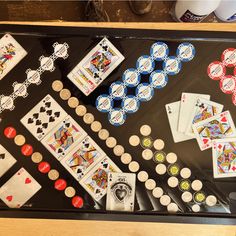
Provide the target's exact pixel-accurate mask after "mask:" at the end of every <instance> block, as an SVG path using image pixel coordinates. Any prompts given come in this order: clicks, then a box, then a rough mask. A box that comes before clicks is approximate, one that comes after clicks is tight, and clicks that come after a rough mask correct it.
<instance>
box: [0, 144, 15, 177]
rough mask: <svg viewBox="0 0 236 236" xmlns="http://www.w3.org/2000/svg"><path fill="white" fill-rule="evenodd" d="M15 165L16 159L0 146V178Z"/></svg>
mask: <svg viewBox="0 0 236 236" xmlns="http://www.w3.org/2000/svg"><path fill="white" fill-rule="evenodd" d="M15 163H16V159H15V158H14V157H13V156H12V155H11V154H10V153H9V152H8V151H7V150H6V149H5V148H4V147H3V146H2V145H1V144H0V177H2V176H3V175H4V174H5V173H6V172H7V171H8V170H9V169H10V168H11V167H12V166H13V165H14V164H15Z"/></svg>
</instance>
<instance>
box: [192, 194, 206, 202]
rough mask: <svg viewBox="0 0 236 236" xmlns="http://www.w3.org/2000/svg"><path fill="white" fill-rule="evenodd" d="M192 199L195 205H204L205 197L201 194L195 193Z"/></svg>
mask: <svg viewBox="0 0 236 236" xmlns="http://www.w3.org/2000/svg"><path fill="white" fill-rule="evenodd" d="M193 199H194V201H195V202H196V203H204V202H205V200H206V195H205V193H203V192H196V193H194V195H193Z"/></svg>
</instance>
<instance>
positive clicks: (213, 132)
mask: <svg viewBox="0 0 236 236" xmlns="http://www.w3.org/2000/svg"><path fill="white" fill-rule="evenodd" d="M193 131H194V134H195V135H196V138H197V141H198V145H199V147H200V149H201V150H202V151H203V150H205V149H208V148H211V147H212V140H214V139H223V138H233V137H236V130H235V126H234V123H233V120H232V117H231V115H230V113H229V111H225V112H222V113H220V114H218V115H216V116H213V117H211V118H208V119H206V120H203V121H200V122H198V123H196V124H194V125H193Z"/></svg>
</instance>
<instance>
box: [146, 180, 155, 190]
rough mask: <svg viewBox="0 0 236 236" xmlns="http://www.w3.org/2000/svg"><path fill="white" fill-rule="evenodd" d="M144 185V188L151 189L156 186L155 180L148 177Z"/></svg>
mask: <svg viewBox="0 0 236 236" xmlns="http://www.w3.org/2000/svg"><path fill="white" fill-rule="evenodd" d="M145 187H146V189H148V190H153V189H154V188H155V187H156V181H155V180H153V179H148V180H147V181H146V182H145Z"/></svg>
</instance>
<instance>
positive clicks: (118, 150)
mask: <svg viewBox="0 0 236 236" xmlns="http://www.w3.org/2000/svg"><path fill="white" fill-rule="evenodd" d="M124 152H125V149H124V147H123V146H121V145H116V146H115V147H114V148H113V153H114V154H115V155H116V156H118V157H119V156H121V155H123V154H124Z"/></svg>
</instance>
